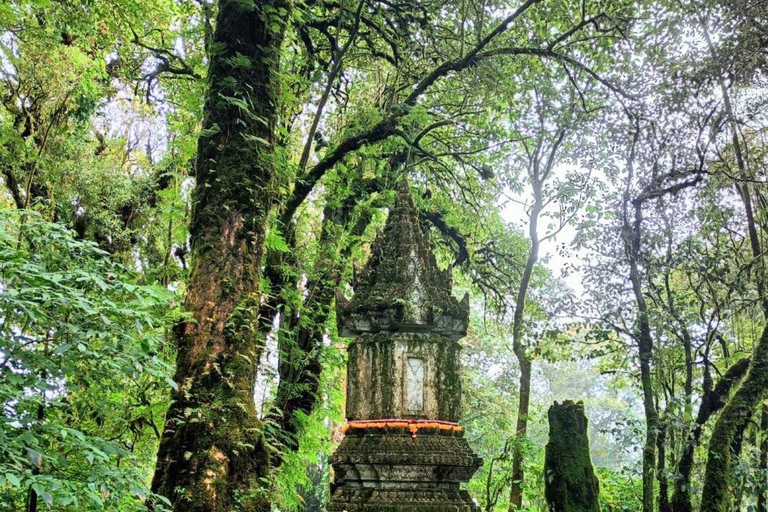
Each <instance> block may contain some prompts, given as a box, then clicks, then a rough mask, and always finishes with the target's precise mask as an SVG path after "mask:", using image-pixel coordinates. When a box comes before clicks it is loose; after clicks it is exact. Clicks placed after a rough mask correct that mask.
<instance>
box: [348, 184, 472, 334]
mask: <svg viewBox="0 0 768 512" xmlns="http://www.w3.org/2000/svg"><path fill="white" fill-rule="evenodd" d="M452 281H453V280H452V276H451V269H450V268H448V269H446V270H440V268H439V267H438V266H437V261H436V259H435V255H434V252H433V250H432V246H431V243H430V240H429V232H428V230H427V229H425V227H424V226H423V225H422V223H421V221H420V218H419V213H418V211H417V210H416V207H415V205H414V202H413V196H412V195H411V191H410V188H409V186H408V182H407V181H406V180H402V181H401V182H400V186H399V187H398V190H397V194H396V196H395V203H394V206H393V207H392V209H391V211H390V213H389V217H388V218H387V222H386V224H385V226H384V232H383V234H382V235H380V236H379V237H378V238H377V239H376V241H375V242H374V243H373V245H372V246H371V257H370V258H369V260H368V262H367V264H366V266H365V268H364V269H363V271H362V274H361V275H360V277H359V281H358V283H356V286H355V295H354V297H353V298H352V300H351V301H350V302H345V301H344V300H340V301H339V306H338V319H339V332H340V334H341V335H342V336H355V335H358V334H361V333H364V332H379V331H391V332H426V331H429V332H432V333H435V334H442V335H444V336H446V337H447V338H449V339H453V340H457V339H459V338H462V337H463V336H465V335H466V333H467V324H468V320H469V296H468V295H465V296H464V299H462V301H461V302H459V301H457V300H456V299H455V298H454V297H453V295H451V286H452Z"/></svg>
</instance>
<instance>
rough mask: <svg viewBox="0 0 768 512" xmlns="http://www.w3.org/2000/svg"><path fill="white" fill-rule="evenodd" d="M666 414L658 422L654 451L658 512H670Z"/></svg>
mask: <svg viewBox="0 0 768 512" xmlns="http://www.w3.org/2000/svg"><path fill="white" fill-rule="evenodd" d="M666 417H667V413H666V412H665V414H664V418H663V419H661V420H660V421H659V435H658V436H657V438H656V449H657V451H658V464H657V466H656V478H657V479H658V481H659V512H671V511H672V505H671V504H670V503H669V481H668V480H667V474H666V472H667V434H668V433H669V426H668V424H667V420H666Z"/></svg>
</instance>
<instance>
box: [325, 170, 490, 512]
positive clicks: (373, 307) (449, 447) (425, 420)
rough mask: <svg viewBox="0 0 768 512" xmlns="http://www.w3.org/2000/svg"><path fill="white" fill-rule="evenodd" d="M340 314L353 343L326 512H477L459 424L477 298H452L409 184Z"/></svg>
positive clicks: (472, 467) (469, 455)
mask: <svg viewBox="0 0 768 512" xmlns="http://www.w3.org/2000/svg"><path fill="white" fill-rule="evenodd" d="M337 309H338V314H337V318H338V322H339V333H340V334H341V335H342V336H346V337H351V338H353V341H352V342H351V343H350V345H349V351H348V353H349V362H348V363H347V409H346V416H347V422H348V423H347V424H346V426H345V433H346V435H345V437H344V440H343V441H342V442H341V444H340V445H339V448H338V449H337V450H336V452H335V453H334V454H333V455H332V456H331V461H330V462H331V466H332V467H333V474H334V477H333V482H332V483H331V499H330V502H329V503H328V511H329V512H479V509H478V508H477V505H475V502H474V500H472V498H471V497H470V495H469V493H468V492H467V491H466V490H465V489H462V488H461V486H462V484H463V483H466V482H467V481H469V479H470V478H471V477H472V475H473V474H474V473H475V471H477V468H478V467H480V466H481V465H482V460H481V459H480V458H479V457H477V455H475V453H474V452H473V451H472V449H471V448H470V446H469V444H468V443H467V441H466V439H465V438H464V432H463V430H462V428H461V427H460V426H459V425H458V421H459V418H460V416H461V378H460V365H459V352H460V350H461V346H460V344H459V342H458V340H460V339H461V338H462V337H464V335H465V334H466V332H467V324H468V320H469V318H468V317H469V299H468V298H467V297H465V298H464V300H462V301H458V300H456V299H455V298H454V297H453V295H452V294H451V274H450V270H448V271H442V270H440V269H439V268H438V266H437V262H436V261H435V256H434V254H433V252H432V248H431V245H430V242H429V236H428V232H427V231H426V229H424V227H423V226H422V225H421V223H420V221H419V216H418V214H417V212H416V209H415V207H414V204H413V199H412V197H411V194H410V191H409V190H408V186H407V184H405V183H403V185H402V186H401V187H400V190H399V191H398V193H397V199H396V201H395V205H394V207H393V208H392V210H391V212H390V215H389V218H388V219H387V223H386V226H385V228H384V234H383V236H380V237H379V238H378V239H377V240H376V242H375V243H374V244H373V246H372V248H371V257H370V259H369V260H368V263H367V265H366V268H365V269H364V271H363V272H362V275H361V278H360V280H359V281H358V282H357V283H355V296H354V297H353V298H352V300H351V301H349V302H347V301H346V300H344V298H343V297H341V296H339V297H337Z"/></svg>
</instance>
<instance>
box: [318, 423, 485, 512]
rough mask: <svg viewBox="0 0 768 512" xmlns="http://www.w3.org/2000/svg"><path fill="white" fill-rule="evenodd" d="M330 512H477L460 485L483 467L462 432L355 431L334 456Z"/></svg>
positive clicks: (351, 432) (436, 429)
mask: <svg viewBox="0 0 768 512" xmlns="http://www.w3.org/2000/svg"><path fill="white" fill-rule="evenodd" d="M330 462H331V466H332V467H333V473H334V478H333V483H332V484H331V499H330V502H329V504H328V512H343V511H347V512H478V511H479V508H478V507H477V505H476V504H475V502H474V501H473V500H472V498H471V497H470V495H469V493H468V492H467V491H466V490H463V489H461V484H462V483H466V482H468V481H469V479H470V478H471V477H472V475H473V474H474V473H475V471H477V469H478V468H479V467H480V466H481V465H482V459H480V458H479V457H477V456H476V455H475V454H474V452H473V451H472V449H471V448H470V447H469V444H468V443H467V441H466V439H464V434H463V431H461V429H460V428H458V427H457V428H456V429H454V430H449V429H444V428H442V429H441V428H420V429H419V430H418V431H417V432H416V433H413V430H409V429H408V428H407V427H389V426H387V427H386V428H362V429H359V428H358V429H354V430H350V431H349V432H348V433H347V435H346V436H345V437H344V440H343V441H342V442H341V444H340V445H339V448H338V449H337V450H336V452H335V453H334V454H333V455H332V456H331V461H330Z"/></svg>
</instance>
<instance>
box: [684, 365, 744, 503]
mask: <svg viewBox="0 0 768 512" xmlns="http://www.w3.org/2000/svg"><path fill="white" fill-rule="evenodd" d="M748 367H749V358H746V357H745V358H743V359H740V360H739V361H737V362H736V363H734V364H733V365H731V367H730V368H728V370H727V371H726V372H725V375H723V376H722V377H721V378H720V380H718V381H717V385H716V386H715V387H714V389H712V376H711V374H710V370H709V363H708V362H707V361H706V360H705V366H704V384H703V389H704V396H703V397H702V399H701V405H699V411H698V413H697V414H696V423H695V424H694V425H693V428H692V429H691V431H690V433H689V435H688V439H687V440H686V442H685V444H684V445H683V450H682V454H681V455H680V460H679V461H678V463H677V473H678V477H677V478H676V479H675V490H674V493H673V494H672V510H673V511H674V512H691V511H692V510H693V505H692V504H691V474H692V472H693V455H694V452H695V451H696V447H697V446H698V445H699V441H700V440H701V433H702V428H703V426H704V424H705V423H706V422H707V421H708V420H709V418H711V417H712V415H714V414H715V413H716V412H718V411H719V410H720V409H722V408H723V406H724V405H725V402H726V400H727V399H728V395H729V394H730V392H731V389H732V388H733V386H735V385H736V384H737V383H738V382H739V380H741V378H742V377H743V376H744V374H745V373H746V372H747V368H748Z"/></svg>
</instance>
